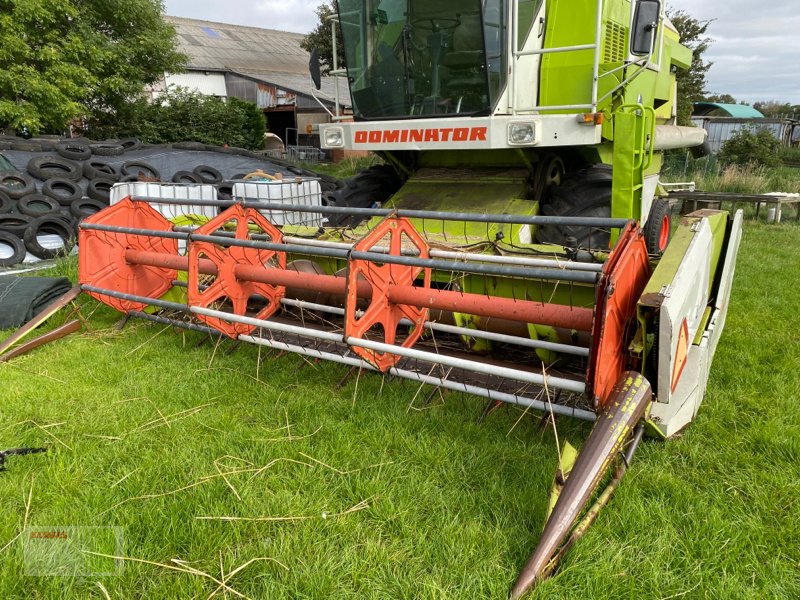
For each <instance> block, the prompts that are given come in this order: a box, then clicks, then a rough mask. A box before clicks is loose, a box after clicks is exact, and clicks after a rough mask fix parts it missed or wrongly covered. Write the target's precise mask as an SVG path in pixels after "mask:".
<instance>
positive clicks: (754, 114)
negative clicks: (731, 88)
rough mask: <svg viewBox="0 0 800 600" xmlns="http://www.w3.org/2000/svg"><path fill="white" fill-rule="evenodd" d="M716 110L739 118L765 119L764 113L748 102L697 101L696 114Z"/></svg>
mask: <svg viewBox="0 0 800 600" xmlns="http://www.w3.org/2000/svg"><path fill="white" fill-rule="evenodd" d="M714 111H722V112H723V113H724V114H722V115H719V116H724V117H736V118H738V119H763V118H764V115H763V114H761V113H760V112H758V111H757V110H756V109H755V108H753V107H752V106H747V105H746V104H723V103H721V102H695V104H694V114H695V115H698V116H704V115H710V114H711V113H712V112H714Z"/></svg>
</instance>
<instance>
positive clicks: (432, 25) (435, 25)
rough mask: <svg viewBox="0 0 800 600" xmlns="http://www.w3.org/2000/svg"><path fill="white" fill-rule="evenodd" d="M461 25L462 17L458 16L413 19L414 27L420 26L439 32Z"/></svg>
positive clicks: (420, 27)
mask: <svg viewBox="0 0 800 600" xmlns="http://www.w3.org/2000/svg"><path fill="white" fill-rule="evenodd" d="M459 25H461V18H460V17H458V16H456V17H431V18H430V19H423V18H420V19H414V20H413V21H411V26H412V27H418V28H419V29H424V30H425V31H432V32H433V33H437V32H439V31H446V30H448V29H455V28H456V27H458V26H459Z"/></svg>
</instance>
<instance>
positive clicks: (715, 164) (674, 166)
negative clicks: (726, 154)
mask: <svg viewBox="0 0 800 600" xmlns="http://www.w3.org/2000/svg"><path fill="white" fill-rule="evenodd" d="M662 180H663V181H665V182H686V181H694V182H695V184H696V186H697V190H698V191H702V192H728V193H740V194H766V193H770V192H786V193H797V192H800V169H798V168H796V167H789V166H780V167H765V166H762V165H727V166H726V165H723V164H721V163H720V162H719V160H718V159H717V157H716V156H707V157H705V158H702V159H700V160H692V159H691V158H689V157H688V155H683V154H682V153H679V152H676V153H673V154H670V155H668V156H667V157H666V159H665V164H664V169H663V170H662Z"/></svg>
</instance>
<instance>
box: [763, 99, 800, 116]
mask: <svg viewBox="0 0 800 600" xmlns="http://www.w3.org/2000/svg"><path fill="white" fill-rule="evenodd" d="M753 108H755V109H756V110H757V111H760V112H761V114H763V115H764V116H765V117H769V118H773V119H778V118H781V117H792V116H793V115H798V114H800V105H797V104H795V105H792V104H790V103H789V102H778V101H777V100H762V101H761V102H756V103H755V104H753Z"/></svg>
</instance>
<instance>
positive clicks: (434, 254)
mask: <svg viewBox="0 0 800 600" xmlns="http://www.w3.org/2000/svg"><path fill="white" fill-rule="evenodd" d="M254 239H258V238H257V237H254ZM283 240H284V241H285V242H286V243H289V244H307V245H309V246H318V247H320V248H342V249H350V248H352V247H353V245H352V244H348V243H347V242H331V241H328V240H316V239H308V238H299V237H292V236H288V235H287V236H284V238H283ZM370 252H380V253H381V254H385V253H388V249H387V248H386V247H385V246H375V247H373V248H371V249H370ZM428 254H429V255H430V257H431V258H445V259H451V260H456V261H459V260H461V261H466V260H471V261H476V262H486V263H498V264H504V265H520V266H525V267H543V268H550V269H572V270H575V271H592V272H596V273H600V272H602V270H603V265H602V264H600V263H585V262H575V261H571V260H559V259H558V258H531V257H528V256H509V255H507V254H479V253H477V252H460V251H458V250H452V251H450V250H437V249H436V248H431V249H430V250H429V251H428ZM403 255H404V256H419V252H414V251H408V252H406V251H405V250H404V251H403Z"/></svg>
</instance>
